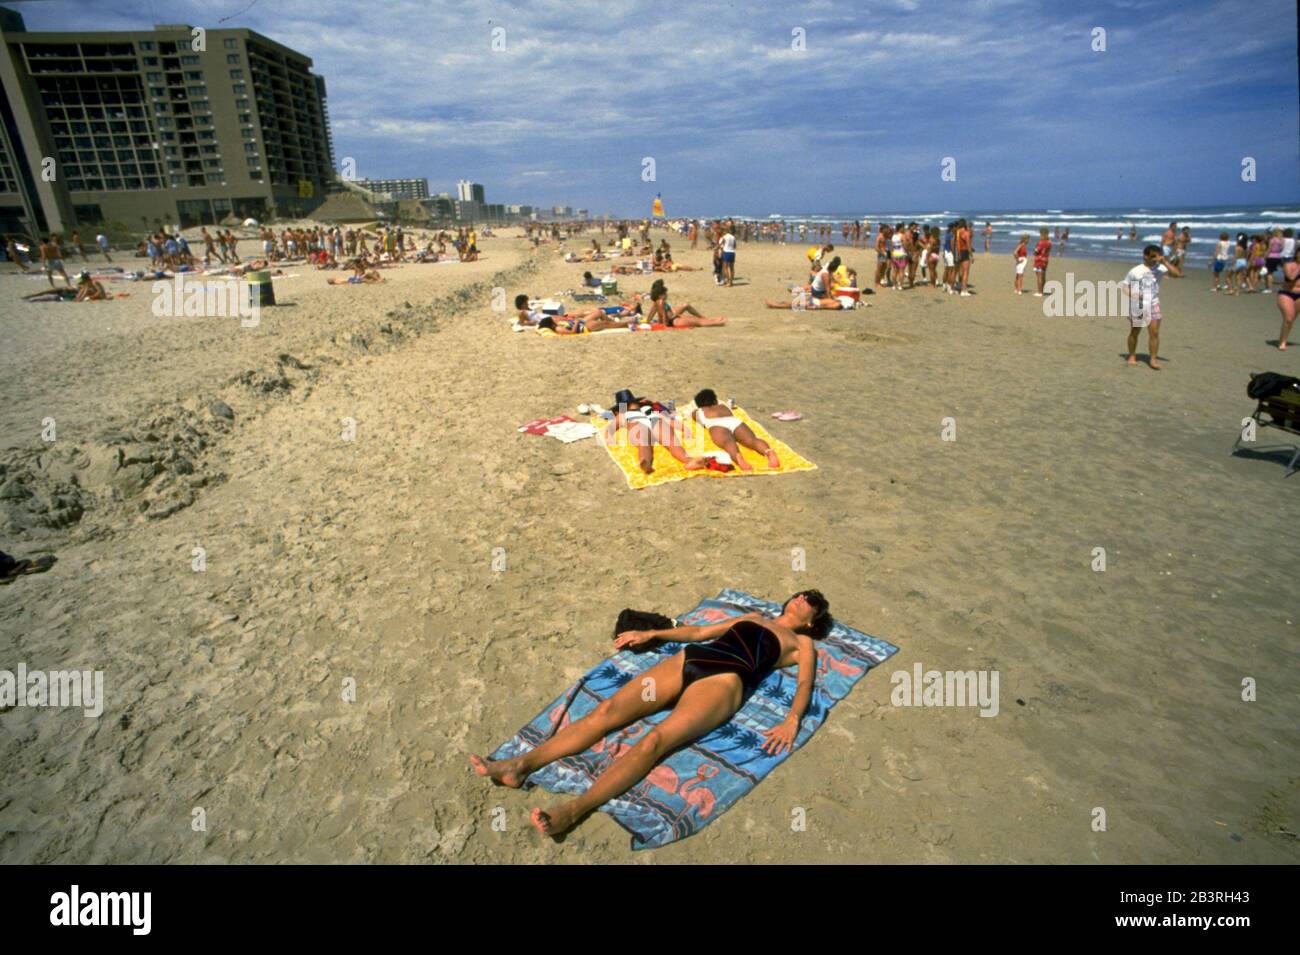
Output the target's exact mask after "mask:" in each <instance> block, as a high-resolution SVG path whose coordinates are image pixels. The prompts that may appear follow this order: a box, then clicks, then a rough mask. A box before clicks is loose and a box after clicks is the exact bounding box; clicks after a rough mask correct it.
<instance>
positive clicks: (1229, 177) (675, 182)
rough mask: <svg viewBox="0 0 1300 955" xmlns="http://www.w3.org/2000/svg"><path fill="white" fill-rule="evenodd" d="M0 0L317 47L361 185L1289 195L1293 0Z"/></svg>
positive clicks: (698, 205) (633, 193) (767, 198)
mask: <svg viewBox="0 0 1300 955" xmlns="http://www.w3.org/2000/svg"><path fill="white" fill-rule="evenodd" d="M250 3H251V4H252V5H251V6H250ZM0 5H8V6H11V7H12V8H14V9H17V10H19V11H20V12H21V13H22V14H23V16H24V18H25V19H26V21H27V25H28V28H29V29H34V30H41V29H61V28H62V29H69V28H79V29H86V28H98V29H141V28H147V27H148V26H149V25H150V24H152V23H155V22H166V23H180V22H184V23H190V24H192V25H194V26H207V27H217V26H241V27H248V28H250V29H254V30H257V31H258V32H260V33H263V34H265V35H267V36H269V37H271V38H272V39H274V40H277V41H279V42H281V43H283V44H285V45H287V46H290V47H292V48H294V49H296V50H299V51H301V52H303V53H305V54H307V55H308V56H310V57H312V59H313V60H314V61H315V70H316V72H318V73H320V74H322V75H323V76H324V77H325V80H326V84H327V87H328V90H329V109H330V117H331V120H332V125H333V128H334V141H335V148H336V153H337V155H338V157H339V158H340V159H341V158H342V157H345V156H347V157H352V158H354V159H355V160H356V165H357V173H358V175H360V176H370V177H376V178H385V177H397V176H427V177H428V179H429V184H430V187H431V188H432V189H433V191H435V192H440V191H451V192H453V193H454V189H455V183H456V180H458V179H462V178H472V179H474V180H475V181H478V182H482V183H484V184H485V185H486V187H487V195H488V201H489V202H522V203H529V204H537V205H541V204H545V205H550V204H555V203H566V204H569V205H573V206H575V207H578V206H581V207H586V208H589V209H590V210H591V211H592V212H604V211H611V212H615V213H620V214H629V215H632V214H635V215H642V214H647V213H648V210H649V205H650V201H651V200H652V199H653V197H654V195H655V193H656V192H662V193H663V196H664V201H665V204H666V207H667V212H668V214H669V215H670V216H671V215H674V214H687V213H694V214H708V213H734V214H746V215H758V216H766V215H768V214H769V213H777V212H779V213H785V214H791V213H796V212H798V213H815V212H826V213H829V212H845V213H853V212H856V211H859V210H861V211H864V212H865V211H868V210H891V211H893V210H898V211H901V210H930V209H933V210H939V209H960V208H964V209H970V208H974V207H980V208H1077V207H1092V206H1129V205H1132V206H1146V207H1157V206H1184V205H1218V204H1252V205H1253V204H1271V203H1283V202H1286V203H1295V202H1297V201H1300V105H1298V104H1300V90H1298V89H1297V70H1296V56H1297V50H1296V5H1295V3H1294V2H1292V0H1261V2H1258V3H1242V2H1240V0H1232V2H1208V0H1189V2H1180V3H1170V2H1168V0H1123V2H1119V0H1116V2H1097V3H1092V2H1085V3H1081V4H1077V5H1076V4H1073V3H1069V4H1067V3H1062V2H1024V0H964V2H959V3H949V2H946V0H925V2H922V0H876V2H868V3H848V2H829V0H808V2H799V3H786V4H778V3H765V2H758V0H751V2H742V0H736V2H730V3H728V2H719V0H708V2H698V3H684V4H676V3H674V4H667V3H663V2H641V0H633V2H621V0H600V2H587V0H523V2H512V3H475V2H472V0H469V2H462V3H442V2H429V0H389V2H370V3H354V2H352V0H256V2H253V0H204V2H193V0H94V2H91V0H49V2H38V3H18V4H6V3H4V0H0ZM226 17H229V18H230V19H229V20H228V21H227V22H225V23H219V22H218V21H220V20H221V19H223V18H226ZM1096 27H1101V28H1104V29H1105V30H1106V50H1105V52H1095V51H1094V50H1093V49H1092V45H1093V37H1092V31H1093V29H1094V28H1096ZM494 28H500V29H503V30H504V35H502V34H497V36H498V38H499V39H503V40H504V49H503V50H497V51H494V50H493V49H492V44H493V30H494ZM796 28H798V29H801V30H802V31H804V33H803V35H804V40H805V49H803V50H796V49H793V48H792V44H793V38H792V31H793V30H794V29H796ZM647 156H649V157H653V158H654V160H655V172H656V181H655V182H645V181H643V180H642V178H641V171H642V159H643V158H644V157H647ZM1247 156H1249V157H1253V158H1254V159H1255V160H1256V166H1257V180H1256V181H1255V182H1253V183H1247V182H1243V181H1242V179H1241V162H1242V158H1243V157H1247ZM944 157H952V158H953V159H955V160H956V181H953V182H945V181H942V179H941V175H940V173H941V163H942V161H943V159H944Z"/></svg>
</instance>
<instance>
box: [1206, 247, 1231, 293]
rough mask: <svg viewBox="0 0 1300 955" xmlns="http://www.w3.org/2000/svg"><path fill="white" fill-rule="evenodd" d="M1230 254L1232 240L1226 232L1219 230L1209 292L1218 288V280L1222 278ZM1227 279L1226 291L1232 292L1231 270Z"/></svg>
mask: <svg viewBox="0 0 1300 955" xmlns="http://www.w3.org/2000/svg"><path fill="white" fill-rule="evenodd" d="M1230 255H1232V240H1231V239H1230V238H1229V237H1228V233H1226V232H1220V233H1219V242H1218V244H1217V245H1215V247H1214V263H1213V264H1214V284H1213V285H1212V286H1210V291H1211V292H1217V291H1218V290H1219V282H1220V281H1221V280H1222V278H1223V270H1224V269H1226V268H1227V267H1228V257H1229V256H1230ZM1227 279H1228V285H1227V292H1228V293H1229V294H1232V293H1233V291H1234V289H1233V287H1232V273H1231V272H1229V273H1228V275H1227Z"/></svg>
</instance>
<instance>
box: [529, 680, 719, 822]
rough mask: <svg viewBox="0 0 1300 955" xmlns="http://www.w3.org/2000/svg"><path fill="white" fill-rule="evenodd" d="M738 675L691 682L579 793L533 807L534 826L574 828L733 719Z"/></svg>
mask: <svg viewBox="0 0 1300 955" xmlns="http://www.w3.org/2000/svg"><path fill="white" fill-rule="evenodd" d="M741 699H742V697H741V683H740V677H738V676H736V675H735V674H734V673H719V674H715V675H713V676H709V677H705V678H704V679H702V680H697V681H696V682H695V683H692V684H691V685H690V686H689V687H687V688H686V690H685V691H684V692H683V693H682V695H681V697H680V698H679V699H678V700H677V705H676V706H675V707H673V711H672V712H671V713H669V714H668V718H667V719H665V720H664V721H663V722H662V723H660V724H659V725H658V726H653V727H651V728H650V729H649V731H647V732H646V734H645V736H643V737H641V741H640V742H639V743H637V744H636V745H635V746H633V747H632V748H631V749H629V750H628V751H627V752H626V753H624V754H623V755H622V756H620V757H619V758H618V759H616V760H614V764H613V765H612V766H610V767H609V769H607V770H605V772H603V773H602V774H601V775H600V777H599V778H597V780H596V781H595V783H593V784H592V786H591V788H590V789H588V790H587V791H586V792H585V793H583V794H582V795H581V796H577V797H575V798H573V799H570V800H569V801H568V802H565V803H562V804H561V805H559V806H556V807H553V808H551V809H534V810H533V811H532V820H533V825H534V826H536V827H537V829H538V831H540V832H542V833H543V834H545V835H548V836H558V835H561V834H563V833H565V832H567V831H568V830H569V829H572V828H573V826H574V825H576V824H577V822H578V821H579V820H580V819H582V818H583V817H584V816H586V815H587V814H588V813H590V812H592V811H593V810H595V809H597V808H598V807H600V806H602V805H604V804H605V803H607V802H609V801H610V800H611V799H614V798H615V797H617V796H621V795H622V794H623V793H625V792H627V791H628V790H629V789H631V788H632V787H633V786H635V785H636V784H637V783H639V782H640V781H641V780H642V779H644V778H645V777H646V774H647V773H649V772H650V770H651V769H653V768H654V766H655V764H656V763H658V762H659V761H660V760H662V759H663V758H664V757H666V756H668V755H669V754H670V753H672V752H673V751H675V750H677V749H680V748H681V747H682V746H685V745H686V744H688V743H691V742H694V741H695V740H697V739H699V738H700V737H702V736H705V735H706V734H708V733H709V732H710V731H712V730H714V729H717V728H718V727H719V726H721V725H722V724H723V723H725V722H727V720H729V719H731V718H732V717H733V716H734V715H735V714H736V711H737V710H738V709H740V703H741Z"/></svg>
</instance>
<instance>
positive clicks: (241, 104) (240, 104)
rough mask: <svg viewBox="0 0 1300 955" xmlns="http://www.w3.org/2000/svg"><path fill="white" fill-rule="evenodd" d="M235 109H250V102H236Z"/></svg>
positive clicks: (244, 100) (239, 100)
mask: <svg viewBox="0 0 1300 955" xmlns="http://www.w3.org/2000/svg"><path fill="white" fill-rule="evenodd" d="M235 109H248V100H246V99H237V100H235Z"/></svg>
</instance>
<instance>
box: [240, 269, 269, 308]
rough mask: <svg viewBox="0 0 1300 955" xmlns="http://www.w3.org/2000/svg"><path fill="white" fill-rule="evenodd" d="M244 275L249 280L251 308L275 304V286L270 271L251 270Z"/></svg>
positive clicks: (249, 304)
mask: <svg viewBox="0 0 1300 955" xmlns="http://www.w3.org/2000/svg"><path fill="white" fill-rule="evenodd" d="M244 277H245V278H246V279H247V280H248V307H249V308H261V307H262V306H264V305H274V304H275V287H274V286H272V285H271V273H270V272H266V271H263V272H249V273H248V274H247V275H245V276H244Z"/></svg>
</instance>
